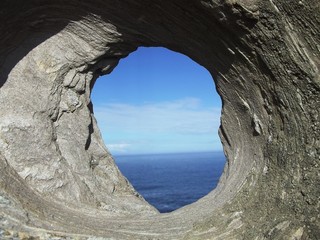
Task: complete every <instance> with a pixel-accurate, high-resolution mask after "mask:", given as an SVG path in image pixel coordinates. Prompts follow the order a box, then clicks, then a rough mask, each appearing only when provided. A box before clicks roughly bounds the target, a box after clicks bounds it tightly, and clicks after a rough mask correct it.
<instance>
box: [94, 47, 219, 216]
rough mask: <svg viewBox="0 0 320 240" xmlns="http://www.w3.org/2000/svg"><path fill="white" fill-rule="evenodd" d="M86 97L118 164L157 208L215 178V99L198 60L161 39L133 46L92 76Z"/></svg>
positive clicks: (191, 198) (193, 197)
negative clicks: (102, 72)
mask: <svg viewBox="0 0 320 240" xmlns="http://www.w3.org/2000/svg"><path fill="white" fill-rule="evenodd" d="M91 100H92V103H93V110H94V115H95V118H96V120H97V122H98V126H99V129H100V131H101V134H102V138H103V140H104V142H105V144H106V146H107V148H108V150H109V152H110V153H111V154H112V155H113V158H114V160H115V162H116V164H117V166H118V167H119V169H120V171H121V172H122V174H123V175H124V176H125V177H126V178H127V179H128V180H129V181H130V183H131V184H132V185H133V187H134V188H135V189H136V190H137V191H138V192H139V194H141V195H142V196H143V197H144V199H145V200H146V201H147V202H149V203H150V204H151V205H152V206H154V207H155V208H157V209H158V210H159V212H160V213H166V212H171V211H174V210H176V209H179V208H181V207H183V206H185V205H188V204H191V203H193V202H195V201H197V200H198V199H200V198H201V197H204V196H205V195H207V194H208V193H209V192H210V191H212V190H213V189H214V188H215V187H216V186H217V184H218V181H219V178H220V176H221V174H222V172H223V168H224V164H225V156H224V154H223V152H222V144H221V141H220V138H219V136H218V128H219V125H220V114H221V99H220V96H219V95H218V93H217V92H216V90H215V84H214V81H213V79H212V76H211V75H210V73H209V72H208V71H207V70H206V69H205V68H204V67H202V66H200V65H199V64H197V63H196V62H194V61H193V60H192V59H190V58H189V57H187V56H185V55H183V54H181V53H178V52H175V51H171V50H169V49H167V48H164V47H139V48H138V49H137V50H136V51H134V52H133V53H131V54H130V55H129V56H127V57H126V58H124V59H122V60H121V61H120V62H119V64H118V65H117V67H116V68H115V69H114V70H113V71H112V72H111V73H109V74H108V75H103V76H101V77H99V78H98V79H97V80H96V81H95V84H94V86H93V89H92V92H91Z"/></svg>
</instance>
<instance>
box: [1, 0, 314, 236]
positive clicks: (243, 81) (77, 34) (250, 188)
mask: <svg viewBox="0 0 320 240" xmlns="http://www.w3.org/2000/svg"><path fill="white" fill-rule="evenodd" d="M0 5H1V8H0V9H1V11H0V18H1V20H2V21H1V22H2V23H3V24H2V25H1V27H0V32H1V34H2V36H3V37H2V38H1V39H0V45H1V47H0V49H1V50H0V86H1V88H0V102H1V104H0V238H2V237H3V236H4V234H3V233H6V235H8V238H7V237H6V238H7V239H12V238H15V236H26V238H28V239H52V238H55V239H56V237H57V236H61V239H100V238H107V239H168V240H172V239H266V238H267V239H275V240H278V239H317V238H318V236H320V227H319V221H318V219H319V212H320V210H319V207H320V206H319V196H320V194H319V187H318V184H317V183H318V182H319V171H320V170H319V168H320V165H319V164H318V162H319V161H318V160H319V151H318V149H319V129H320V127H319V120H318V119H319V117H318V116H319V109H320V107H319V89H320V88H319V69H320V68H319V58H320V52H319V51H318V49H319V47H318V46H319V45H320V43H319V39H320V37H319V32H320V30H319V26H320V24H319V22H320V20H319V16H320V14H319V4H318V1H317V0H311V1H255V0H252V1H251V0H234V1H231V0H226V1H217V0H212V1H207V0H201V1H200V0H190V1H181V0H173V1H153V0H151V1H148V4H146V2H145V1H139V0H137V1H98V0H93V1H90V3H89V2H88V1H72V0H68V1H65V0H62V1H54V2H53V1H35V0H30V1H21V0H17V1H1V3H0ZM139 46H165V47H167V48H168V49H172V50H174V51H177V52H181V53H183V54H185V55H187V56H189V57H191V58H192V59H193V60H195V61H196V62H197V63H199V64H201V65H202V66H204V67H205V68H206V69H207V70H208V71H209V72H210V73H211V74H212V76H213V77H214V79H215V83H216V86H217V91H218V92H219V94H220V96H221V98H222V100H223V107H222V112H221V125H220V128H219V135H220V138H221V141H222V143H223V149H224V152H225V155H226V157H227V159H228V161H227V162H226V165H225V168H224V173H223V174H222V176H221V177H220V180H219V184H218V186H217V187H216V188H215V189H214V190H213V191H212V192H210V193H209V194H208V195H206V196H205V197H203V198H201V199H199V200H198V201H197V202H195V203H194V204H190V205H188V206H185V207H183V208H180V209H178V210H176V211H173V212H171V213H166V214H159V213H158V212H157V211H156V210H155V209H154V208H153V207H152V206H151V205H150V204H148V203H147V202H146V201H144V199H142V198H140V197H139V195H138V194H137V192H136V191H135V190H134V189H133V188H132V186H131V185H130V184H129V183H128V181H127V180H126V179H125V178H124V177H123V175H122V174H121V172H119V169H118V167H117V166H116V165H115V163H114V160H113V158H112V156H111V155H110V153H109V152H108V150H107V149H106V147H105V144H104V142H103V140H102V137H101V134H100V131H99V128H98V126H97V124H96V121H95V118H94V117H93V112H92V104H91V101H90V92H91V88H92V85H93V84H92V83H93V82H94V80H95V79H96V77H97V76H99V75H101V74H107V73H108V72H110V70H111V69H113V68H114V67H115V66H116V65H117V63H118V61H119V60H120V59H123V58H125V57H126V56H127V55H128V54H129V53H131V52H133V51H134V50H136V48H137V47H139ZM21 232H23V233H22V235H21ZM58 238H59V239H60V237H58Z"/></svg>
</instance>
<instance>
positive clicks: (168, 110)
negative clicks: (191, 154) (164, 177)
mask: <svg viewBox="0 0 320 240" xmlns="http://www.w3.org/2000/svg"><path fill="white" fill-rule="evenodd" d="M220 112H221V109H220V108H213V107H206V106H204V105H203V104H202V101H201V100H200V99H198V98H191V97H189V98H182V99H176V100H174V101H162V102H155V103H152V102H145V103H142V104H129V103H121V102H113V103H106V104H101V105H97V104H96V105H94V114H95V117H96V119H97V121H98V124H99V128H100V130H101V133H102V136H103V138H104V141H105V142H106V145H107V147H108V148H109V150H110V151H111V152H112V153H114V154H120V153H127V152H130V153H131V152H132V153H136V152H148V151H149V152H166V151H167V152H172V151H174V149H176V151H184V149H185V150H190V151H194V150H196V149H199V150H200V151H201V150H210V149H212V150H219V149H221V143H220V139H219V138H218V137H217V131H218V128H219V125H220V114H221V113H220ZM195 136H196V137H195ZM217 145H219V146H220V148H219V147H217Z"/></svg>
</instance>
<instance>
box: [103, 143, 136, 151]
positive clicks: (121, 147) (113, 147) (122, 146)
mask: <svg viewBox="0 0 320 240" xmlns="http://www.w3.org/2000/svg"><path fill="white" fill-rule="evenodd" d="M130 146H131V144H128V143H115V144H108V149H109V150H110V151H111V152H120V153H125V152H127V151H128V149H129V147H130Z"/></svg>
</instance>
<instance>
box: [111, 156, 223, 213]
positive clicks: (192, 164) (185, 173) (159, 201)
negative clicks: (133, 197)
mask: <svg viewBox="0 0 320 240" xmlns="http://www.w3.org/2000/svg"><path fill="white" fill-rule="evenodd" d="M114 158H115V161H116V163H117V165H118V167H119V169H120V171H121V172H122V173H123V175H124V176H126V178H127V179H128V180H129V181H130V182H131V184H132V185H133V186H134V188H135V189H136V190H137V191H138V192H139V193H140V194H141V195H142V196H143V197H144V198H145V199H146V200H147V201H148V202H149V203H150V204H151V205H153V206H154V207H156V208H157V209H158V210H159V211H160V212H161V213H165V212H171V211H173V210H176V209H178V208H180V207H183V206H185V205H187V204H190V203H193V202H195V201H196V200H198V199H200V198H201V197H203V196H205V195H206V194H208V193H209V192H210V191H212V190H213V189H214V188H215V187H216V185H217V183H218V181H219V178H220V176H221V174H222V172H223V168H224V164H225V156H224V154H223V152H202V153H170V154H145V155H122V156H114Z"/></svg>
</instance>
